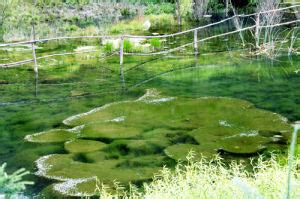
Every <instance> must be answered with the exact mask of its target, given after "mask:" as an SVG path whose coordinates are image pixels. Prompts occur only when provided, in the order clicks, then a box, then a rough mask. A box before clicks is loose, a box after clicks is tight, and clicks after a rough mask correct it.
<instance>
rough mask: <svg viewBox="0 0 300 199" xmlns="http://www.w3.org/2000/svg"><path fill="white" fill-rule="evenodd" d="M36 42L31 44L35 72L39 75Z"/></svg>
mask: <svg viewBox="0 0 300 199" xmlns="http://www.w3.org/2000/svg"><path fill="white" fill-rule="evenodd" d="M34 44H35V42H32V43H31V47H32V56H33V62H34V72H35V74H38V72H39V71H38V65H37V60H36V52H35V45H34Z"/></svg>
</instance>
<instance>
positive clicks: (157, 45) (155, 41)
mask: <svg viewBox="0 0 300 199" xmlns="http://www.w3.org/2000/svg"><path fill="white" fill-rule="evenodd" d="M150 45H151V46H152V47H153V49H158V48H160V47H161V40H160V39H159V38H152V39H150Z"/></svg>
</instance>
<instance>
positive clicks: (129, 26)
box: [109, 14, 177, 34]
mask: <svg viewBox="0 0 300 199" xmlns="http://www.w3.org/2000/svg"><path fill="white" fill-rule="evenodd" d="M146 20H149V21H150V23H151V29H159V28H164V27H166V26H175V25H177V22H176V20H175V18H174V16H173V15H172V14H160V15H147V16H145V17H137V18H135V19H132V20H129V21H121V22H119V23H116V24H114V25H112V26H111V27H110V28H109V32H110V33H112V34H125V33H127V34H134V33H145V32H147V30H145V28H144V26H143V24H144V22H145V21H146Z"/></svg>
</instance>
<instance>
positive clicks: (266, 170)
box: [99, 153, 300, 199]
mask: <svg viewBox="0 0 300 199" xmlns="http://www.w3.org/2000/svg"><path fill="white" fill-rule="evenodd" d="M187 159H188V162H187V163H181V162H179V163H178V165H177V166H176V168H175V170H171V169H169V168H166V167H164V168H163V169H162V170H161V172H160V173H159V174H157V175H155V177H154V179H153V181H152V182H151V183H145V184H144V185H143V191H140V190H138V189H137V188H136V187H134V186H132V185H131V186H130V189H129V191H127V192H125V191H124V190H125V189H118V190H119V191H118V190H117V191H116V190H115V191H114V192H113V193H114V194H111V193H109V192H107V189H105V188H104V189H103V187H104V186H101V187H102V188H101V189H99V190H101V191H104V192H103V193H104V195H103V194H102V192H100V194H101V198H113V197H114V196H120V195H121V196H123V197H124V198H149V199H150V198H151V199H155V198H156V199H160V198H161V199H163V198H208V199H210V198H211V199H214V198H222V199H227V198H228V199H231V198H237V199H239V198H240V199H244V198H246V199H250V198H253V199H254V198H255V199H257V198H284V197H285V196H286V194H287V193H286V187H287V173H288V166H287V165H286V164H280V163H279V162H280V161H279V160H278V156H275V155H271V157H270V158H265V157H264V156H259V157H258V159H255V160H254V159H252V160H251V165H252V169H247V168H246V166H245V164H243V163H237V162H236V161H233V162H231V163H230V164H229V165H226V164H224V163H223V161H222V159H221V158H220V157H219V156H217V157H216V158H214V159H213V160H208V159H205V158H202V159H201V160H199V161H193V153H190V154H189V155H188V157H187ZM299 163H300V160H299V159H297V160H296V161H295V162H294V165H295V166H294V167H293V170H292V176H291V182H292V183H291V185H292V187H293V189H292V192H291V193H290V196H291V198H297V197H299V196H300V189H299V186H300V179H299V177H300V175H299V172H297V171H296V168H297V166H299ZM120 190H122V191H121V192H122V193H121V192H120ZM102 196H104V197H102Z"/></svg>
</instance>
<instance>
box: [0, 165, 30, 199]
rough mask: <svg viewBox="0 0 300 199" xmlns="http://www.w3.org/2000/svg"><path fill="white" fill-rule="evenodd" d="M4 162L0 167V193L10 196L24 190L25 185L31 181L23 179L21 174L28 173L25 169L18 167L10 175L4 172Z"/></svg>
mask: <svg viewBox="0 0 300 199" xmlns="http://www.w3.org/2000/svg"><path fill="white" fill-rule="evenodd" d="M5 168H6V163H4V164H2V166H1V167H0V194H1V193H2V194H5V195H7V196H11V195H14V194H17V193H19V192H21V191H23V190H25V188H26V185H32V184H33V182H29V181H23V180H22V178H23V176H25V175H27V174H29V172H28V171H26V170H25V169H19V170H17V171H15V172H14V173H12V174H11V175H9V174H7V173H6V172H5Z"/></svg>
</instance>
